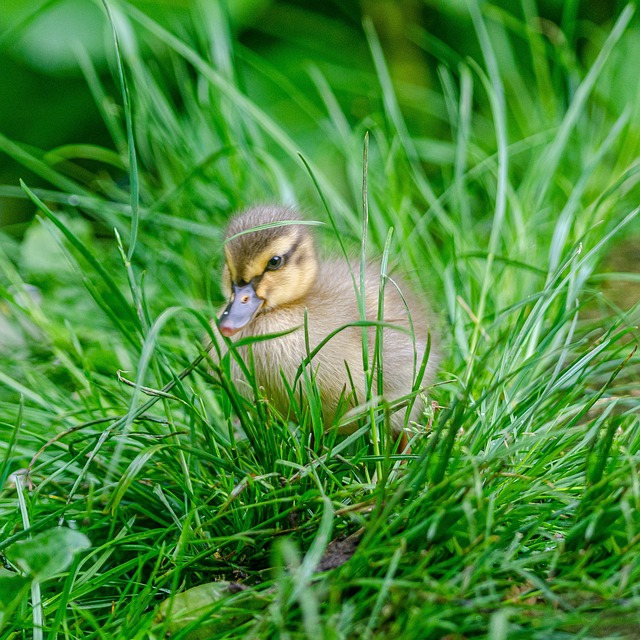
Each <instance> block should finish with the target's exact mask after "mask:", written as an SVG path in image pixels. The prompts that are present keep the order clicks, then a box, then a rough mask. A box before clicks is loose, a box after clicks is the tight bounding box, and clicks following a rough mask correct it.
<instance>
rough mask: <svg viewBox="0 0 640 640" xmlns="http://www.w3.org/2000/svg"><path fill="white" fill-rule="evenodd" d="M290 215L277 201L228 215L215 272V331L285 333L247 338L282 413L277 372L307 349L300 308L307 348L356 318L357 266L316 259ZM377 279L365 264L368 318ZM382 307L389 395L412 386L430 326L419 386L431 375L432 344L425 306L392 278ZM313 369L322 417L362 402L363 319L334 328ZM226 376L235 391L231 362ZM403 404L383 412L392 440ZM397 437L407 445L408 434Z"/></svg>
mask: <svg viewBox="0 0 640 640" xmlns="http://www.w3.org/2000/svg"><path fill="white" fill-rule="evenodd" d="M296 222H302V218H301V217H300V216H299V214H298V213H297V212H296V211H294V210H291V209H287V208H282V207H275V206H261V207H255V208H252V209H248V210H246V211H244V212H242V213H240V214H238V215H236V216H235V217H233V218H232V219H231V221H230V223H229V225H228V227H227V230H226V235H225V246H224V252H225V261H226V264H225V266H224V270H223V278H222V286H223V290H224V291H225V293H226V294H227V295H228V298H229V303H228V305H227V307H226V308H225V309H224V311H223V312H222V314H221V316H220V318H219V320H218V323H217V328H218V330H219V332H220V333H221V334H222V335H224V336H226V337H228V338H230V339H231V340H234V341H235V340H238V339H240V338H245V337H248V336H264V335H268V334H274V333H282V332H285V331H291V332H290V333H287V334H286V335H281V336H278V337H274V338H270V339H267V340H263V341H258V342H255V343H254V344H253V346H252V349H253V362H254V367H255V369H254V371H255V377H256V382H257V384H258V385H259V386H260V387H262V388H263V389H264V390H265V392H266V395H267V397H268V398H269V399H270V400H271V402H272V404H273V405H274V406H275V408H276V409H277V410H278V411H279V412H280V413H282V415H284V416H287V415H288V413H289V403H290V401H289V394H288V393H287V388H286V385H285V382H284V380H283V377H284V379H286V381H287V383H288V385H292V384H293V382H294V380H295V378H296V374H297V372H298V369H299V367H300V364H301V362H302V361H303V359H304V358H305V357H306V356H307V354H308V351H307V344H306V339H307V337H306V336H305V329H304V326H303V325H304V323H305V320H304V316H305V311H306V314H307V335H308V349H309V352H312V351H313V350H314V348H315V347H316V346H317V345H319V343H320V342H321V341H322V340H324V339H325V338H326V337H327V336H328V335H329V334H330V333H332V332H333V331H335V330H337V329H339V328H340V327H343V326H344V325H347V324H349V323H353V322H358V321H360V320H361V314H360V311H359V307H358V301H357V297H356V290H355V287H354V278H353V276H354V275H355V281H356V282H357V283H359V282H360V278H359V270H360V267H359V265H358V264H355V265H351V266H350V265H349V264H348V263H347V262H346V261H345V260H344V259H343V260H329V259H326V260H322V259H320V258H319V256H318V254H317V252H316V248H315V243H314V239H313V236H312V233H311V231H310V227H309V225H305V224H296ZM273 223H280V225H279V226H273ZM269 225H272V226H269ZM254 228H256V230H252V229H254ZM379 283H380V270H379V268H376V266H375V265H373V264H370V265H367V267H366V271H365V291H366V296H365V299H366V319H367V320H370V321H375V320H376V319H377V317H378V298H379ZM394 283H395V285H396V286H393V285H394ZM400 292H401V293H400ZM403 299H404V300H403ZM383 309H384V312H383V313H384V318H383V319H384V322H385V327H384V329H383V331H382V333H383V336H382V344H383V348H382V363H383V376H382V378H383V393H384V398H385V399H386V400H388V401H389V402H393V401H394V400H397V399H398V398H401V397H403V396H406V395H408V394H410V393H411V391H412V389H413V385H414V376H415V371H416V370H417V369H419V367H420V363H421V362H422V358H423V355H424V352H425V349H426V345H427V340H428V334H429V332H431V335H432V340H431V348H430V353H429V361H428V364H427V367H426V371H425V376H424V378H423V382H422V384H429V383H430V382H431V381H432V379H433V376H434V373H435V369H436V363H437V360H438V350H437V346H436V340H435V339H434V334H433V323H432V321H431V319H430V313H429V311H428V308H427V306H426V305H425V304H422V303H421V302H419V301H418V300H417V299H416V298H415V297H414V296H413V295H412V293H411V292H410V290H409V289H408V288H407V287H406V285H405V284H404V283H403V282H402V280H400V279H398V278H396V277H395V276H394V278H393V282H388V283H387V285H386V286H385V289H384V307H383ZM387 325H393V327H389V326H387ZM212 326H214V325H213V323H212ZM367 334H368V343H369V354H370V356H369V357H370V358H371V355H372V354H373V351H374V344H375V336H376V328H375V326H372V327H368V328H367ZM412 334H413V335H412ZM416 363H417V364H416ZM311 369H312V371H313V373H314V375H315V380H316V384H317V386H318V389H319V393H320V398H321V402H322V411H323V420H324V422H325V425H326V426H330V425H331V424H334V420H335V418H339V417H340V416H336V412H338V411H344V409H345V408H346V409H348V408H349V407H355V406H357V405H358V404H360V403H362V402H364V401H365V389H366V381H365V373H364V367H363V355H362V327H361V326H356V327H353V326H352V327H347V328H345V329H343V330H341V331H339V332H338V333H336V334H335V335H334V336H333V337H332V338H330V340H329V341H328V342H327V343H326V344H325V345H324V346H323V347H322V348H321V349H320V350H319V351H318V353H317V354H316V355H315V356H314V357H313V360H312V362H311ZM232 376H233V378H234V382H235V383H236V384H237V386H238V387H239V388H240V389H241V390H242V388H243V387H244V388H245V389H247V390H249V387H248V384H247V381H246V380H245V379H244V378H243V376H242V373H241V372H240V368H239V367H237V366H235V367H233V369H232ZM373 389H374V390H375V389H376V385H375V384H374V387H373ZM345 401H346V402H345ZM422 409H423V407H422V404H421V402H420V401H418V402H416V403H415V405H414V407H413V409H412V411H411V414H410V419H412V420H417V419H419V417H420V415H421V412H422ZM405 411H406V409H402V410H400V411H396V413H394V414H393V415H392V416H391V427H392V431H393V434H394V437H396V438H398V437H400V436H402V435H403V426H404V421H405V415H404V413H405ZM356 426H357V425H356V424H354V422H353V421H352V422H351V423H347V424H343V425H342V426H341V427H340V428H339V431H340V432H341V433H350V432H352V431H353V430H354V429H355V428H356ZM403 441H404V442H405V443H406V439H404V438H403Z"/></svg>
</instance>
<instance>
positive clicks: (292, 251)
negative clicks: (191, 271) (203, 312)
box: [218, 207, 318, 337]
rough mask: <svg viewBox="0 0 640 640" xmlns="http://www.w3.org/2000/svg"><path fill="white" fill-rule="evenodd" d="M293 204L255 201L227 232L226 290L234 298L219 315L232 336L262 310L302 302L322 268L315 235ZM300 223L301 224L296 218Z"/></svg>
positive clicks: (221, 325)
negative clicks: (257, 203) (264, 204)
mask: <svg viewBox="0 0 640 640" xmlns="http://www.w3.org/2000/svg"><path fill="white" fill-rule="evenodd" d="M300 222H301V218H300V216H299V215H298V214H297V213H296V212H295V211H292V210H290V209H285V208H280V207H256V208H254V209H249V210H247V211H244V212H243V213H240V214H238V215H237V216H235V217H234V218H232V220H231V222H230V223H229V225H228V227H227V231H226V234H225V248H224V253H225V267H224V272H223V282H222V286H223V290H224V291H225V293H227V295H228V298H229V303H228V305H227V307H226V309H225V310H224V311H223V312H222V315H221V316H220V318H219V320H218V327H219V329H220V333H222V334H223V335H225V336H227V337H229V336H232V335H234V334H235V333H237V332H238V331H240V330H241V329H243V328H245V327H248V326H249V325H250V324H251V322H253V320H254V318H255V317H256V316H257V315H258V314H263V313H268V312H269V311H272V310H274V309H277V308H280V307H285V306H287V305H289V304H293V303H296V302H299V301H300V300H301V299H302V298H304V296H305V295H306V294H307V293H308V292H309V290H310V288H311V287H312V285H313V283H314V281H315V279H316V276H317V273H318V260H317V257H316V252H315V246H314V242H313V237H312V235H311V233H310V232H309V229H308V226H307V225H304V224H299V223H300ZM296 223H298V224H296Z"/></svg>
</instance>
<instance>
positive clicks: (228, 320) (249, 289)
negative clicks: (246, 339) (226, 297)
mask: <svg viewBox="0 0 640 640" xmlns="http://www.w3.org/2000/svg"><path fill="white" fill-rule="evenodd" d="M263 303H264V300H263V299H262V298H259V297H258V294H257V293H256V290H255V289H254V288H253V285H252V284H246V285H245V286H244V287H240V286H238V285H237V284H234V285H233V295H232V298H231V302H230V303H229V304H228V305H227V308H226V309H225V310H224V311H223V312H222V315H221V316H220V319H219V320H218V328H219V329H220V333H221V334H222V335H223V336H227V337H230V336H232V335H233V334H234V333H237V332H238V331H240V329H242V328H243V327H246V326H247V325H248V324H249V323H250V322H251V321H252V320H253V319H254V318H255V315H256V313H258V311H259V310H260V307H261V306H262V304H263Z"/></svg>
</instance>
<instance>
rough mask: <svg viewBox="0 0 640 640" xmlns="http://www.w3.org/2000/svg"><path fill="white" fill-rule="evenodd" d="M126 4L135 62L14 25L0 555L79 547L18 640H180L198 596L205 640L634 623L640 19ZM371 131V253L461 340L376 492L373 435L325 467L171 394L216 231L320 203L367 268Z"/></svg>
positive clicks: (203, 379) (7, 110)
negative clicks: (41, 541) (68, 539)
mask: <svg viewBox="0 0 640 640" xmlns="http://www.w3.org/2000/svg"><path fill="white" fill-rule="evenodd" d="M108 7H109V8H110V12H111V15H112V18H113V25H114V27H115V30H116V32H117V34H118V38H119V46H120V52H121V57H120V58H118V57H117V56H116V54H115V47H114V39H113V34H112V29H111V26H110V25H109V22H108V21H107V19H106V16H105V11H104V8H103V7H102V5H101V4H100V3H91V2H84V1H80V0H68V1H65V0H59V1H55V0H53V1H49V0H45V1H44V2H39V3H35V2H28V3H24V2H19V1H18V0H5V1H4V3H3V10H2V12H0V21H2V24H1V25H0V26H1V28H2V32H1V34H0V68H1V69H2V70H3V78H5V80H6V81H5V82H4V85H3V100H2V101H0V295H1V296H2V300H0V430H1V432H2V439H1V441H0V453H1V454H2V458H1V459H2V467H1V468H0V479H1V480H2V488H0V551H2V552H6V558H7V559H8V561H9V562H13V556H12V549H15V546H12V545H16V544H18V543H20V542H21V541H24V540H26V539H27V538H28V537H29V536H32V535H34V536H35V535H38V534H39V533H40V532H43V531H44V532H47V531H49V530H51V529H52V528H54V527H55V525H56V524H57V523H58V522H61V523H64V524H65V525H66V526H69V527H72V528H76V529H78V530H80V531H83V532H84V533H86V535H87V536H88V538H89V540H90V542H91V545H92V548H91V551H90V552H89V553H88V554H87V555H86V556H85V557H84V558H83V559H82V560H81V561H78V562H77V563H76V564H75V565H73V566H72V567H71V569H69V570H68V571H66V570H60V571H59V575H57V574H56V575H55V576H53V577H52V576H47V578H46V580H44V579H43V601H42V605H41V606H40V607H38V606H35V605H34V602H36V601H37V600H38V596H37V594H35V592H34V591H32V592H31V596H30V597H31V599H30V600H29V602H30V603H31V604H28V601H27V599H24V601H21V604H20V607H19V608H18V609H17V611H16V613H15V619H14V620H13V621H12V622H11V624H9V625H8V624H7V623H6V621H5V622H4V624H5V626H4V628H2V619H1V618H0V629H1V630H0V633H2V634H3V635H2V636H1V637H2V638H11V639H12V640H13V638H17V637H27V636H28V635H29V634H31V633H32V632H33V633H34V637H36V636H38V634H39V637H44V636H45V635H46V636H47V637H50V638H55V637H59V636H64V637H109V638H111V637H122V638H138V637H139V638H155V637H164V634H165V632H166V631H167V627H166V626H163V625H166V622H164V621H163V620H162V619H161V616H160V619H159V618H158V615H157V613H158V605H159V603H160V601H161V600H162V599H163V598H166V597H169V596H170V595H172V594H173V595H174V594H176V593H178V592H182V591H184V590H186V589H188V588H190V587H196V586H199V585H202V584H206V583H209V582H210V581H211V580H214V579H222V580H226V581H233V582H234V586H233V589H231V590H229V591H225V590H224V589H223V590H222V592H221V593H217V594H216V595H211V594H209V595H207V597H206V598H205V601H206V603H207V604H208V605H210V608H211V607H212V612H213V614H214V619H215V620H216V621H217V622H216V624H217V625H218V626H217V627H216V628H215V629H214V630H211V629H208V630H207V631H206V634H207V635H205V636H204V637H211V638H214V637H220V638H223V637H227V638H230V637H253V638H285V637H291V638H297V637H301V638H302V637H308V638H316V637H326V638H342V637H344V638H359V637H362V638H391V637H402V638H405V637H406V638H447V639H449V640H452V639H453V638H456V639H460V640H461V639H462V638H471V637H473V638H476V637H486V638H489V639H491V640H500V639H502V638H505V639H506V638H509V639H511V638H573V637H580V638H605V637H606V638H634V637H638V635H639V634H640V632H639V631H638V618H637V611H638V603H639V602H640V561H639V554H638V550H639V544H640V536H639V534H638V531H639V530H640V515H639V513H640V511H639V506H640V488H639V487H638V482H637V478H638V472H639V469H640V453H639V452H640V435H639V427H638V424H639V418H638V412H639V403H640V394H639V392H638V379H639V368H640V362H639V358H638V355H637V353H636V352H635V351H634V350H633V349H634V346H635V345H637V343H638V328H637V325H638V300H639V297H640V294H639V291H640V275H639V273H638V264H639V263H640V260H639V258H640V253H639V252H640V249H639V246H640V243H639V238H640V225H639V222H638V219H637V217H636V215H635V213H634V211H635V209H636V207H637V206H638V201H639V198H638V187H637V183H638V175H639V173H640V172H639V168H640V164H639V162H638V158H639V157H640V153H639V152H640V125H639V124H638V123H639V122H640V117H639V116H640V94H639V92H640V85H639V83H638V82H637V62H636V59H637V52H638V51H639V50H640V20H639V18H638V15H637V12H635V11H634V5H633V4H626V3H623V2H605V1H595V0H594V1H590V2H581V1H578V0H574V1H570V2H555V1H553V2H552V1H549V2H542V1H540V2H537V3H536V2H534V1H533V0H522V1H521V2H517V3H514V2H506V1H505V2H480V3H476V2H473V1H471V0H470V1H469V2H467V1H462V0H460V1H458V0H456V1H453V0H452V1H450V2H444V1H443V2H428V1H424V2H420V1H417V0H412V1H399V2H390V1H381V0H380V1H373V0H370V1H364V0H363V1H362V2H359V3H356V2H347V3H339V2H334V3H319V2H318V3H314V2H268V1H264V0H262V1H258V0H254V1H251V2H243V1H241V0H234V1H233V2H227V3H223V2H220V3H218V2H205V1H202V2H186V1H185V2H168V1H167V2H121V3H116V2H109V3H108ZM119 62H121V63H122V66H123V69H124V74H125V77H126V78H127V85H128V91H129V98H130V104H131V109H130V113H129V112H128V111H127V108H126V104H125V101H124V100H123V95H122V90H121V89H122V88H121V86H120V82H119V79H118V78H119V66H118V65H119ZM128 116H130V122H131V132H130V135H129V132H128V131H127V117H128ZM367 131H368V132H369V133H370V148H369V167H368V170H369V209H370V224H371V226H370V234H369V239H370V250H371V253H372V254H374V255H376V254H380V253H381V252H382V251H383V248H384V246H385V240H386V238H387V234H388V230H389V229H390V228H393V229H394V232H393V233H394V235H393V243H392V245H391V252H390V253H391V256H392V259H393V261H394V262H395V263H396V264H397V265H398V266H400V267H401V268H402V269H404V270H405V271H406V272H407V273H408V274H409V276H410V278H411V279H412V280H413V283H414V286H415V287H416V290H417V291H418V292H421V293H423V294H424V295H425V296H426V297H428V298H429V299H430V300H432V301H433V304H434V307H435V308H436V309H437V311H438V314H439V317H440V318H441V327H442V342H443V345H442V349H443V352H444V354H445V359H444V362H443V365H442V371H441V373H440V377H439V379H438V382H439V384H440V386H439V387H438V388H436V389H434V390H432V391H431V394H430V397H431V398H432V399H434V400H436V401H437V402H438V403H439V405H440V407H441V408H440V409H437V410H434V412H433V413H430V414H429V415H427V416H425V422H427V420H428V421H429V423H430V424H431V427H432V430H431V431H430V432H429V434H428V436H427V437H424V438H420V437H419V438H418V439H417V441H416V446H415V452H416V453H415V455H414V456H413V457H412V458H411V459H410V460H409V462H408V464H407V469H406V473H405V472H401V473H398V472H397V469H396V470H395V471H394V460H393V459H392V458H389V457H388V456H387V457H385V459H384V460H383V461H382V463H383V464H384V468H385V473H387V472H388V473H390V475H389V477H388V478H387V479H386V480H385V481H383V482H381V483H380V484H379V485H377V486H373V485H372V484H371V482H370V479H371V471H372V468H373V464H374V463H376V462H377V463H381V461H380V460H379V459H376V458H375V456H373V455H372V452H371V448H370V443H369V441H368V438H367V430H366V428H365V427H366V425H365V427H363V429H364V431H363V430H360V431H359V432H358V436H357V437H356V438H354V439H353V440H352V441H351V442H348V443H346V444H345V443H344V441H342V442H340V441H336V440H335V434H334V435H333V437H332V436H328V437H327V439H326V440H325V441H322V440H319V441H316V443H315V445H314V446H315V448H314V447H310V446H309V445H308V443H309V440H308V436H309V432H310V429H311V425H310V422H312V420H311V419H310V418H309V416H302V419H301V421H300V424H299V425H294V426H293V427H291V428H289V427H288V426H287V425H283V424H282V423H281V422H278V420H277V417H275V416H274V415H273V414H272V413H271V412H270V411H269V409H268V407H267V406H266V404H265V403H264V399H260V398H258V401H257V402H255V403H253V404H252V403H248V404H247V403H244V402H243V401H242V400H241V398H239V396H238V395H237V393H236V392H235V391H234V389H233V388H230V387H228V386H226V387H225V381H224V377H223V379H222V382H220V381H219V380H216V378H215V376H212V375H211V372H210V371H208V369H207V367H205V366H202V365H201V366H200V367H199V368H198V369H197V370H196V371H195V372H189V373H188V374H186V375H183V373H184V370H185V367H188V366H189V363H190V362H192V361H193V360H194V359H195V358H196V357H197V355H198V353H199V351H200V339H201V336H202V335H203V333H204V332H205V330H206V321H207V319H208V318H210V317H212V316H213V315H214V313H215V311H216V309H218V308H219V305H220V303H221V301H222V299H221V295H220V292H219V286H218V277H219V272H220V267H221V260H222V251H221V238H222V231H223V227H224V224H225V221H226V219H227V218H228V216H229V215H230V214H231V213H232V212H233V211H235V210H237V209H239V208H242V207H244V206H247V205H251V204H254V203H256V202H264V201H275V202H284V203H287V204H294V205H298V206H300V207H301V208H302V209H303V210H305V211H307V212H308V214H309V216H310V217H312V218H318V219H323V220H326V214H325V212H324V203H326V204H327V206H328V208H329V210H330V211H331V212H332V213H333V215H334V216H335V219H336V220H337V224H338V228H339V231H340V232H341V234H343V237H344V238H345V239H346V241H347V243H348V244H350V246H352V247H357V244H358V242H359V237H360V232H361V231H360V230H361V226H360V225H361V214H360V211H361V208H362V148H363V140H364V136H365V132H367ZM132 141H135V151H136V156H135V160H136V161H135V163H132V162H131V159H132V156H131V149H132V144H131V143H132ZM300 155H301V156H302V158H303V159H304V161H305V162H307V163H308V165H309V170H308V169H307V167H306V166H305V164H304V163H303V162H302V161H301V158H300ZM134 167H135V168H136V169H137V171H134V170H133V168H134ZM20 179H22V180H24V183H26V187H27V188H26V189H23V188H21V186H20V184H19V180H20ZM114 230H115V231H114ZM322 239H323V241H326V243H327V244H329V245H331V244H335V238H333V237H332V234H331V233H330V232H327V233H324V234H322ZM117 372H120V375H121V376H122V377H123V378H125V379H129V380H135V381H136V382H137V383H139V384H140V385H144V386H145V387H147V390H146V391H145V392H144V394H150V395H148V396H147V395H145V397H144V399H145V402H144V403H143V400H142V399H141V397H142V395H143V394H142V392H140V393H135V392H134V391H133V390H132V389H131V387H130V385H128V384H126V382H125V381H123V380H121V379H119V378H118V376H117ZM149 387H153V388H155V389H161V388H162V389H164V390H165V393H164V394H160V395H157V394H155V395H154V392H153V391H152V390H150V389H149ZM238 420H239V421H240V423H241V425H242V427H243V429H244V432H245V434H246V435H247V438H248V439H244V440H243V439H242V438H241V436H240V435H239V433H238V432H237V430H236V426H237V424H238ZM236 438H238V440H236ZM27 467H28V468H29V469H30V478H29V480H30V481H27V480H21V479H20V478H21V476H19V475H18V476H16V475H14V474H15V473H16V472H19V470H21V469H26V468H27ZM31 483H33V484H31ZM361 527H364V528H365V534H364V536H363V538H362V540H361V542H360V544H359V546H358V549H357V551H356V552H355V553H354V549H353V548H351V549H350V550H349V551H348V553H347V554H346V556H347V557H348V560H349V561H348V562H347V563H346V564H345V565H344V566H343V567H340V568H336V569H334V570H333V571H328V572H326V573H324V574H322V576H321V577H320V574H318V573H317V572H316V571H317V570H319V569H321V568H322V566H323V562H322V561H323V560H324V559H326V558H327V557H328V556H329V557H330V556H331V553H328V549H329V550H330V548H328V546H327V545H328V544H329V541H330V540H334V541H335V540H336V539H340V538H341V536H346V535H349V534H354V533H355V532H357V531H358V530H360V528H361ZM274 540H275V544H274ZM80 546H81V545H80ZM14 553H15V551H14ZM9 566H11V565H9ZM13 566H14V568H15V563H14V565H13ZM325 568H326V567H325ZM314 572H315V573H314ZM0 579H6V576H0ZM32 581H33V583H34V584H35V583H37V582H38V581H37V580H36V579H35V578H34V579H33V580H32ZM5 584H6V583H3V582H1V581H0V589H2V588H4V586H3V585H5ZM221 584H222V583H221ZM224 584H226V583H224ZM0 600H1V598H0ZM17 601H18V600H17V599H16V602H17ZM256 610H259V611H260V612H261V613H260V615H258V616H256V615H255V611H256ZM1 611H2V610H0V612H1ZM38 611H40V612H41V613H42V614H43V617H44V621H45V623H44V627H43V628H39V627H38V624H36V621H37V613H36V612H38ZM206 613H207V612H206V611H203V615H204V614H206ZM209 613H211V612H209ZM215 616H217V617H215ZM34 627H35V631H34ZM172 632H175V630H172ZM175 637H185V636H180V635H179V632H178V635H175ZM187 637H188V636H187ZM194 637H196V636H194Z"/></svg>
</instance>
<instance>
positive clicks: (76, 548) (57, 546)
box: [6, 527, 91, 581]
mask: <svg viewBox="0 0 640 640" xmlns="http://www.w3.org/2000/svg"><path fill="white" fill-rule="evenodd" d="M90 547H91V543H90V542H89V538H87V536H85V535H84V533H80V532H79V531H74V530H73V529H66V528H63V527H58V528H56V529H49V530H48V531H43V532H42V533H38V534H37V535H35V536H34V537H33V538H31V539H30V540H21V541H19V542H15V543H14V544H12V545H11V546H10V547H8V548H7V551H6V556H7V558H8V559H9V560H10V561H11V562H12V563H13V564H14V565H15V566H16V567H17V568H18V569H19V570H20V571H21V572H22V573H23V574H25V576H27V577H28V578H30V579H31V580H39V581H40V580H46V579H47V578H51V577H52V576H55V575H57V574H59V573H61V572H62V571H64V570H65V569H67V568H68V567H69V565H70V564H71V563H72V562H73V558H74V556H75V555H76V554H77V553H80V552H81V551H85V550H86V549H89V548H90Z"/></svg>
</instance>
